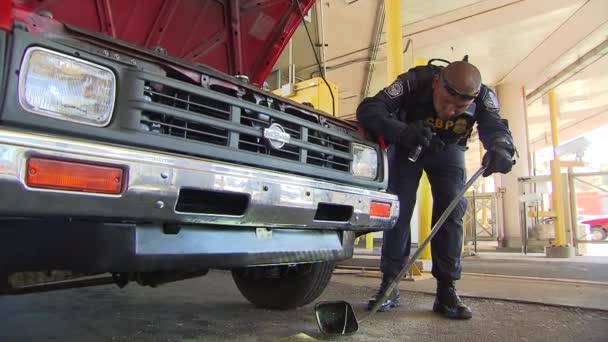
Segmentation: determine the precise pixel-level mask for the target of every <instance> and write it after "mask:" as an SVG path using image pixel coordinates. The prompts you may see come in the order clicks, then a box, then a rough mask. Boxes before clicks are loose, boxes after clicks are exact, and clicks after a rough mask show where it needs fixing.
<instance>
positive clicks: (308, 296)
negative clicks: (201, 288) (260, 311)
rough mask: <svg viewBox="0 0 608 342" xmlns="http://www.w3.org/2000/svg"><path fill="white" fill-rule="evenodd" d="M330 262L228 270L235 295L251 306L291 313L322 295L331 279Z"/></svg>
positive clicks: (331, 266)
mask: <svg viewBox="0 0 608 342" xmlns="http://www.w3.org/2000/svg"><path fill="white" fill-rule="evenodd" d="M335 266H336V265H335V263H334V262H319V263H311V264H299V265H295V266H263V267H249V268H241V269H235V270H232V277H233V278H234V282H235V283H236V286H237V287H238V289H239V291H241V293H242V294H243V296H244V297H245V298H247V300H249V301H250V302H251V303H252V304H253V305H255V306H257V307H261V308H265V309H280V310H286V309H293V308H297V307H300V306H303V305H306V304H308V303H310V302H312V301H313V300H315V299H316V298H317V297H319V296H320V295H321V293H323V290H325V287H326V286H327V284H328V283H329V280H330V279H331V275H332V272H333V270H334V267H335Z"/></svg>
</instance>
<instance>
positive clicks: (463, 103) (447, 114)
mask: <svg viewBox="0 0 608 342" xmlns="http://www.w3.org/2000/svg"><path fill="white" fill-rule="evenodd" d="M473 100H474V99H472V98H471V99H465V98H463V97H461V96H458V95H454V94H451V93H450V92H449V91H448V90H447V89H446V88H445V87H444V86H443V85H442V84H441V82H440V80H439V77H435V78H433V105H434V106H435V111H436V112H437V115H438V116H439V118H440V119H442V120H449V119H451V118H452V117H454V116H457V115H459V114H462V113H464V112H465V111H466V110H467V108H469V106H470V105H471V103H473Z"/></svg>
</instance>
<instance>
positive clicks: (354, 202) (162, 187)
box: [0, 129, 399, 230]
mask: <svg viewBox="0 0 608 342" xmlns="http://www.w3.org/2000/svg"><path fill="white" fill-rule="evenodd" d="M31 156H38V157H52V158H62V159H69V160H75V161H83V162H92V163H102V164H110V165H116V166H121V167H123V168H124V169H125V170H127V172H128V178H127V179H128V184H127V187H126V190H125V191H124V192H123V193H122V194H120V195H100V194H91V193H79V192H69V191H57V190H45V189H34V188H30V187H28V186H27V185H26V184H25V181H24V180H25V172H26V162H27V159H28V158H29V157H31ZM184 188H188V189H200V190H210V191H223V192H237V193H245V194H249V196H250V201H249V205H248V207H247V210H246V211H245V213H244V214H243V215H240V216H231V215H209V214H195V213H181V212H178V211H176V203H177V199H178V196H179V192H180V190H181V189H184ZM0 197H1V198H0V215H1V216H5V217H6V216H17V217H46V216H59V217H87V218H94V219H101V220H102V221H113V222H116V221H133V222H173V223H175V222H178V223H192V224H206V225H209V224H211V225H230V226H245V227H247V226H249V227H269V228H299V229H339V230H386V229H390V228H391V227H392V226H393V225H394V223H395V221H396V219H397V216H398V213H399V202H398V200H397V197H396V196H394V195H391V194H387V193H384V192H380V191H370V190H366V189H362V188H356V187H352V186H344V185H337V184H333V183H330V182H325V181H320V180H313V179H310V178H306V177H302V176H293V175H288V174H284V173H278V172H271V171H267V170H262V169H257V168H253V167H244V166H238V165H233V164H227V163H222V162H217V161H211V160H204V159H195V158H184V157H182V156H177V155H172V154H164V153H154V152H150V151H147V150H139V149H134V148H126V147H122V146H114V145H109V144H101V143H91V142H87V141H83V140H77V139H66V138H58V137H54V136H48V135H39V134H33V133H29V132H20V131H14V130H7V129H0ZM372 201H379V202H384V203H390V204H391V213H390V217H388V218H379V217H370V215H369V211H370V202H372ZM319 203H330V204H339V205H346V206H352V207H353V214H352V216H351V217H350V219H348V220H344V221H320V220H315V215H316V212H317V209H318V205H319Z"/></svg>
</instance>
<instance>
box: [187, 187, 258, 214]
mask: <svg viewBox="0 0 608 342" xmlns="http://www.w3.org/2000/svg"><path fill="white" fill-rule="evenodd" d="M248 206H249V194H244V193H239V192H219V191H209V190H198V189H181V190H180V192H179V197H178V199H177V206H176V207H175V210H176V211H178V212H181V213H193V214H209V215H232V216H241V215H243V214H245V211H247V207H248Z"/></svg>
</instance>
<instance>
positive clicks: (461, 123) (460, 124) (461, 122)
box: [452, 118, 468, 135]
mask: <svg viewBox="0 0 608 342" xmlns="http://www.w3.org/2000/svg"><path fill="white" fill-rule="evenodd" d="M467 128H468V124H467V119H464V118H460V119H458V120H456V123H455V124H454V129H453V130H452V131H454V133H456V134H459V135H460V134H464V133H465V132H466V131H467Z"/></svg>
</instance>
